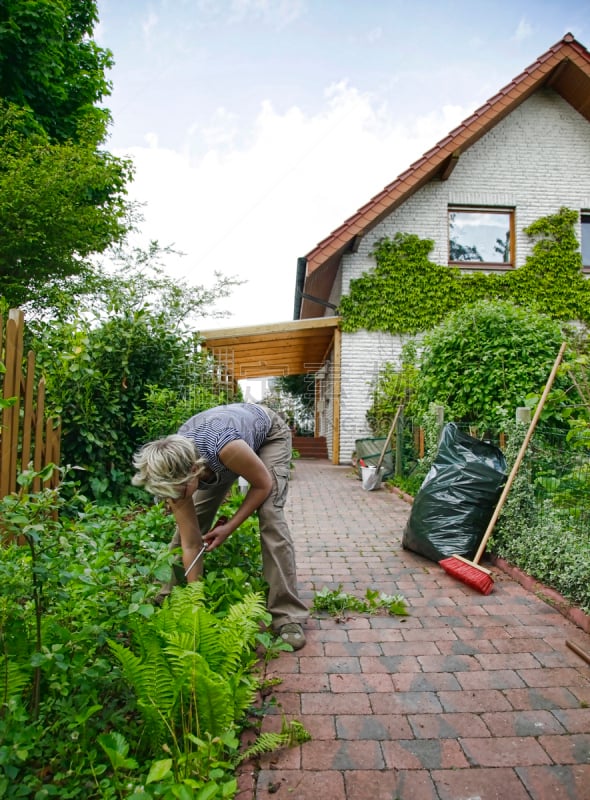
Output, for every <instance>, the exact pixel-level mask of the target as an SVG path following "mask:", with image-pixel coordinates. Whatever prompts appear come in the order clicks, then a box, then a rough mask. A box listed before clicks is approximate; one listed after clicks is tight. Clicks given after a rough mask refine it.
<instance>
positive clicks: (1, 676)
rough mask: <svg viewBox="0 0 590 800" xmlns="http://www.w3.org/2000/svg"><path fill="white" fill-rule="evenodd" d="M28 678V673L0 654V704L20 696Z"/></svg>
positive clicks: (28, 680) (29, 678)
mask: <svg viewBox="0 0 590 800" xmlns="http://www.w3.org/2000/svg"><path fill="white" fill-rule="evenodd" d="M30 680H31V677H30V674H27V673H26V672H25V671H24V670H22V669H21V668H20V667H19V666H18V665H17V664H15V663H14V662H13V661H9V660H8V659H7V658H6V657H5V656H0V705H3V704H4V703H7V702H8V701H9V700H11V699H12V698H18V697H20V696H21V695H22V692H23V689H24V688H25V686H26V685H27V684H28V683H29V682H30Z"/></svg>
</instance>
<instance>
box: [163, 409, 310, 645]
mask: <svg viewBox="0 0 590 800" xmlns="http://www.w3.org/2000/svg"><path fill="white" fill-rule="evenodd" d="M265 411H266V412H267V414H268V416H269V417H270V420H271V423H272V425H271V429H270V431H269V433H268V436H267V437H266V439H265V441H264V444H263V445H262V447H261V448H260V450H259V451H258V457H259V458H260V460H261V461H262V463H263V464H264V465H265V467H266V468H267V469H268V471H269V472H270V474H271V476H272V490H271V493H270V494H269V496H268V497H267V498H266V500H265V501H264V503H263V504H262V505H261V506H260V507H259V509H258V521H259V525H260V545H261V550H262V571H263V575H264V578H265V580H266V582H267V583H268V586H269V589H268V601H267V608H268V611H269V612H270V614H271V616H272V627H273V629H274V630H275V631H278V630H279V628H281V626H282V625H285V624H286V623H288V622H297V623H299V624H301V623H302V622H303V621H304V620H306V619H307V617H308V611H307V607H306V606H305V604H304V603H303V602H302V600H301V599H300V598H299V595H298V593H297V569H296V565H295V548H294V546H293V539H292V538H291V532H290V530H289V526H288V524H287V520H286V519H285V513H284V508H285V502H286V499H287V492H288V489H289V477H290V474H291V456H292V440H291V431H290V429H289V427H288V426H287V424H286V422H284V421H283V420H282V419H281V417H279V415H278V414H277V413H276V412H274V411H272V410H271V409H269V408H266V407H265ZM232 483H233V481H231V482H225V483H220V484H217V485H216V486H203V485H201V487H200V488H198V489H197V491H196V492H195V493H194V495H193V502H194V504H195V509H196V512H197V519H198V522H199V528H200V529H201V532H202V533H206V532H207V531H208V530H210V528H211V525H212V524H213V520H214V519H215V515H216V514H217V511H218V510H219V507H220V505H221V504H222V503H223V501H224V499H225V497H226V495H227V492H228V490H229V488H230V486H231V485H232ZM180 546H181V544H180V535H179V533H178V531H176V533H175V534H174V537H173V539H172V541H171V543H170V548H171V549H173V548H178V547H180ZM222 547H223V545H222ZM174 582H175V581H174V579H173V581H172V583H174ZM169 591H170V588H168V592H169Z"/></svg>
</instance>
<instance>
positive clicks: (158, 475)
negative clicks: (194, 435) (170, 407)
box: [131, 434, 207, 500]
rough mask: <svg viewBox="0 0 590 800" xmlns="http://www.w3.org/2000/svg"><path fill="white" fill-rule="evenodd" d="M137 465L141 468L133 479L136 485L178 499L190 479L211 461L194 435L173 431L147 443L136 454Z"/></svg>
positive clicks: (158, 494) (201, 471) (199, 473)
mask: <svg viewBox="0 0 590 800" xmlns="http://www.w3.org/2000/svg"><path fill="white" fill-rule="evenodd" d="M133 466H134V467H135V469H136V470H137V473H136V474H135V475H134V476H133V478H132V479H131V483H132V484H133V485H134V486H143V487H144V488H145V489H146V490H147V491H148V492H150V494H153V495H156V497H170V498H172V499H173V500H175V499H177V498H179V497H181V496H182V487H183V486H184V484H185V483H186V482H187V481H188V480H190V479H191V478H193V477H200V476H201V475H202V474H203V471H204V469H205V467H206V466H207V462H206V461H205V459H203V458H200V457H199V452H198V450H197V448H196V446H195V444H194V443H193V442H192V441H191V440H190V439H187V438H186V437H185V436H179V435H178V434H173V435H172V436H165V437H164V438H162V439H156V441H154V442H149V443H148V444H145V445H144V446H143V447H142V448H141V449H140V450H138V452H137V453H136V454H135V456H134V457H133Z"/></svg>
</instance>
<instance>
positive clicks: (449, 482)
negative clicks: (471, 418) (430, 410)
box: [402, 422, 506, 562]
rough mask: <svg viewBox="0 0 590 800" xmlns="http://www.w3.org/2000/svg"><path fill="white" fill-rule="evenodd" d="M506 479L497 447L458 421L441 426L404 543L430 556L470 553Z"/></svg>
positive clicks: (474, 550) (480, 535)
mask: <svg viewBox="0 0 590 800" xmlns="http://www.w3.org/2000/svg"><path fill="white" fill-rule="evenodd" d="M505 481H506V460H505V458H504V454H503V453H502V451H501V450H500V448H499V447H496V446H495V445H493V444H490V443H489V442H484V441H482V440H480V439H475V438H474V437H472V436H468V435H467V434H465V433H462V432H461V431H460V430H459V429H458V427H457V425H456V424H455V423H454V422H449V423H447V424H446V425H445V426H444V428H443V432H442V437H441V440H440V444H439V447H438V452H437V454H436V458H435V460H434V463H433V465H432V467H431V468H430V470H429V472H428V474H427V475H426V477H425V478H424V481H423V483H422V486H421V487H420V489H419V491H418V493H417V495H416V497H415V498H414V503H413V505H412V511H411V513H410V517H409V519H408V522H407V524H406V527H405V529H404V532H403V536H402V547H404V548H405V549H406V550H413V551H414V552H415V553H418V554H419V555H422V556H425V557H426V558H429V559H431V560H432V561H437V562H438V561H440V560H441V559H443V558H447V557H448V556H453V555H458V556H463V557H464V558H469V559H472V558H473V557H474V556H475V553H476V552H477V548H478V547H479V545H480V543H481V540H482V539H483V535H484V533H485V530H486V528H487V526H488V523H489V521H490V520H491V518H492V514H493V513H494V509H495V507H496V503H497V502H498V500H499V498H500V494H501V493H502V487H503V486H504V483H505Z"/></svg>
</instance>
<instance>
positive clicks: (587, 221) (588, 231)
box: [581, 211, 590, 270]
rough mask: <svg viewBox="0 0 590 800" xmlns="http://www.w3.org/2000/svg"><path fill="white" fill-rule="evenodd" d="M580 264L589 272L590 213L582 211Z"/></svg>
mask: <svg viewBox="0 0 590 800" xmlns="http://www.w3.org/2000/svg"><path fill="white" fill-rule="evenodd" d="M581 221H582V264H583V265H584V269H588V270H590V211H589V212H586V211H582V215H581Z"/></svg>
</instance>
